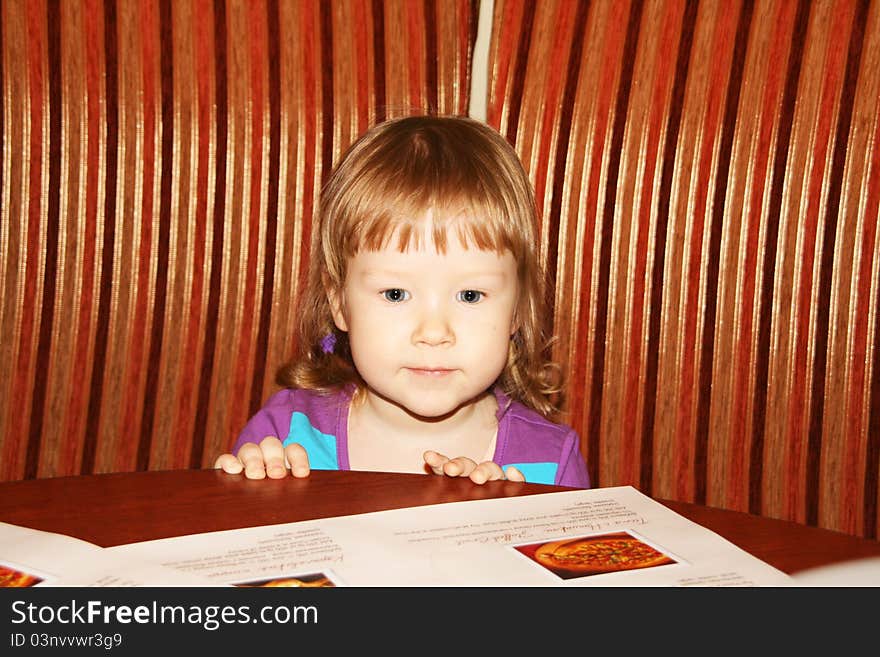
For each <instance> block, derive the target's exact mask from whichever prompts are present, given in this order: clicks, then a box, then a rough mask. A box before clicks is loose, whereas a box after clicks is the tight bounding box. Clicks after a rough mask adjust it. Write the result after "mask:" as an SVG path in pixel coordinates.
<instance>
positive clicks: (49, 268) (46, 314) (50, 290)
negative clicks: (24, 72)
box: [25, 0, 61, 477]
mask: <svg viewBox="0 0 880 657" xmlns="http://www.w3.org/2000/svg"><path fill="white" fill-rule="evenodd" d="M47 18H48V20H47V26H46V27H47V29H46V43H47V46H48V58H49V59H48V64H49V76H48V77H49V97H48V107H44V110H45V111H46V112H47V113H48V115H49V116H48V118H49V152H48V156H49V188H48V195H47V196H48V198H47V201H48V207H47V208H46V211H47V222H46V249H45V264H44V266H43V277H44V281H45V284H44V287H43V309H42V311H41V312H40V329H39V337H38V339H37V340H38V342H37V372H47V371H48V370H49V365H50V355H51V347H50V346H51V340H52V324H53V320H54V318H55V302H56V296H55V295H56V285H55V283H56V274H57V268H58V232H59V225H58V222H59V203H60V199H59V198H58V197H59V194H60V193H61V184H60V182H61V172H60V165H61V158H60V154H61V153H60V151H61V25H60V16H59V5H58V0H48V4H47ZM47 382H48V377H38V378H37V380H36V383H35V385H34V393H33V398H32V400H31V417H33V418H34V421H33V422H32V424H31V432H30V436H29V437H28V451H27V461H26V463H25V476H26V477H35V476H36V475H37V469H38V467H39V460H40V450H41V447H42V440H43V419H44V415H45V412H46V387H47Z"/></svg>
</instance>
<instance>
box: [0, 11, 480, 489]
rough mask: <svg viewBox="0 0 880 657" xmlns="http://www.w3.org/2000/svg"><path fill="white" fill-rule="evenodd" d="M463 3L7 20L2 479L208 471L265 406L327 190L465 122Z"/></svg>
mask: <svg viewBox="0 0 880 657" xmlns="http://www.w3.org/2000/svg"><path fill="white" fill-rule="evenodd" d="M478 9H479V6H478V4H477V3H476V2H475V1H472V0H423V1H419V2H410V1H407V0H333V1H327V2H324V1H317V0H296V1H287V0H228V1H227V0H174V1H171V0H118V1H115V0H107V1H101V0H3V2H2V3H0V21H2V25H0V27H2V29H0V39H2V41H0V53H2V67H0V93H2V106H0V107H2V110H0V111H2V114H0V142H2V168H0V176H2V177H0V190H2V206H0V207H2V214H0V217H2V222H0V246H2V261H0V294H2V305H0V331H2V346H0V373H2V374H0V480H11V479H22V478H35V477H51V476H60V475H74V474H80V473H86V474H87V473H96V472H112V471H133V470H146V469H170V468H198V467H204V466H210V465H211V464H212V463H213V459H214V458H215V456H216V455H217V454H218V453H220V452H221V451H223V450H225V449H228V448H229V447H230V446H231V444H232V441H233V440H234V438H235V436H236V435H237V433H238V431H239V430H240V429H241V427H242V426H243V425H244V423H245V422H246V420H247V418H248V417H249V416H250V414H252V413H253V412H255V411H256V410H257V408H259V406H261V405H262V403H263V401H264V400H265V398H266V397H267V396H268V395H269V394H270V393H271V392H273V391H274V390H275V388H276V386H275V380H274V379H275V373H276V370H277V368H278V366H280V365H281V364H282V363H283V362H284V361H285V360H286V358H287V357H288V355H289V353H290V350H291V347H292V344H291V339H292V338H291V330H290V327H291V325H292V323H293V321H294V318H295V316H296V308H297V295H298V294H299V291H300V290H301V288H302V285H303V280H304V274H305V271H306V268H307V265H308V262H307V260H308V244H309V242H310V237H311V230H312V221H311V219H312V213H313V210H314V207H315V203H316V200H317V197H318V193H319V191H320V187H321V183H322V180H323V179H324V177H325V176H326V174H327V173H328V171H329V169H330V167H331V165H332V164H333V162H334V161H335V160H336V158H337V157H338V156H339V154H340V152H341V150H342V149H343V148H345V147H346V146H347V145H348V144H349V143H350V142H351V140H352V139H353V138H354V137H355V136H356V135H357V134H359V133H360V132H361V131H362V130H364V129H366V128H367V127H368V126H369V125H370V124H372V123H374V122H376V121H379V120H381V119H383V118H386V117H389V118H390V117H393V116H396V115H399V114H402V113H411V112H441V113H455V114H464V113H466V112H467V106H468V90H469V84H470V58H471V53H472V49H473V44H474V42H475V39H476V28H477V12H478Z"/></svg>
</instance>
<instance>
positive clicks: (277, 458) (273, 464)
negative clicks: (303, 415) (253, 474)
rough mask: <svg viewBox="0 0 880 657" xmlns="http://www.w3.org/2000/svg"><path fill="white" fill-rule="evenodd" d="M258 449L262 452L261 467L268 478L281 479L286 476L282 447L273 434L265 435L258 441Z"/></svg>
mask: <svg viewBox="0 0 880 657" xmlns="http://www.w3.org/2000/svg"><path fill="white" fill-rule="evenodd" d="M260 451H261V452H262V453H263V463H262V467H263V468H264V469H265V472H266V475H267V476H268V477H269V478H270V479H283V478H284V477H286V476H287V468H285V467H284V447H283V446H282V445H281V441H280V440H278V438H276V437H275V436H266V437H265V438H263V440H261V441H260Z"/></svg>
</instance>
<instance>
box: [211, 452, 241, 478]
mask: <svg viewBox="0 0 880 657" xmlns="http://www.w3.org/2000/svg"><path fill="white" fill-rule="evenodd" d="M214 469H215V470H223V472H226V473H227V474H238V473H239V472H241V471H242V470H244V466H243V465H242V464H241V461H239V460H238V459H237V458H235V456H233V455H232V454H221V455H220V456H218V457H217V460H216V461H214Z"/></svg>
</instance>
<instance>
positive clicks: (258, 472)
mask: <svg viewBox="0 0 880 657" xmlns="http://www.w3.org/2000/svg"><path fill="white" fill-rule="evenodd" d="M238 460H239V461H241V464H242V465H243V466H244V476H245V477H247V478H248V479H263V478H264V477H265V476H266V465H265V463H264V461H263V452H262V450H261V449H260V446H259V445H257V444H255V443H245V444H244V445H242V446H241V448H239V450H238Z"/></svg>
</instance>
